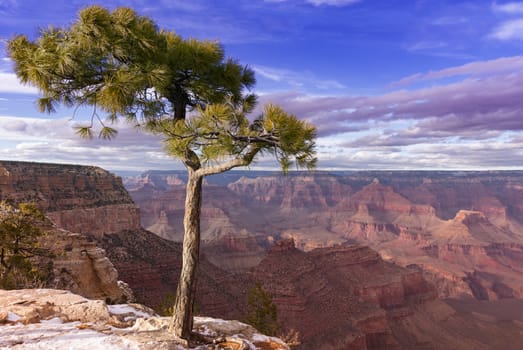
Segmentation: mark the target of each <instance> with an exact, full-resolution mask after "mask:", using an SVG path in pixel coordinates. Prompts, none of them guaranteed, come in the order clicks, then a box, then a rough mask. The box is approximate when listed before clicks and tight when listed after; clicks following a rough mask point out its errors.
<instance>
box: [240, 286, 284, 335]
mask: <svg viewBox="0 0 523 350" xmlns="http://www.w3.org/2000/svg"><path fill="white" fill-rule="evenodd" d="M245 322H246V323H248V324H250V325H251V326H253V327H254V328H256V329H257V330H258V331H259V332H261V333H263V334H266V335H272V336H274V335H276V334H277V333H278V332H279V331H280V325H279V323H278V313H277V309H276V305H275V304H274V303H273V302H272V297H271V295H270V294H269V293H268V292H267V291H266V290H265V289H263V287H262V285H261V283H260V282H256V284H255V286H254V287H253V288H252V289H251V290H250V291H249V294H248V295H247V318H246V319H245Z"/></svg>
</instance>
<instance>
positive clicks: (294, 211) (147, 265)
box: [0, 162, 523, 350]
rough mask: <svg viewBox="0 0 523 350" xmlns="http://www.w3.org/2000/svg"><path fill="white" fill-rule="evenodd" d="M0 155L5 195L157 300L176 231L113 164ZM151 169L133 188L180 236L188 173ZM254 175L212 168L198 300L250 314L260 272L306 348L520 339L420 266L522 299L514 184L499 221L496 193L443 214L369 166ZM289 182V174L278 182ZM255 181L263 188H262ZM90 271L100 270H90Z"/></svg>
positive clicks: (481, 345) (167, 289)
mask: <svg viewBox="0 0 523 350" xmlns="http://www.w3.org/2000/svg"><path fill="white" fill-rule="evenodd" d="M0 169H1V170H0V171H1V174H2V175H1V177H0V190H1V192H0V195H1V196H2V197H1V198H2V199H12V200H15V201H28V200H31V199H32V201H35V202H36V203H37V204H39V205H40V206H41V207H43V208H44V209H47V210H48V211H49V212H50V213H51V214H53V213H55V214H54V215H55V223H56V225H57V227H56V229H60V226H61V225H63V226H66V227H76V230H78V231H80V232H77V233H80V234H81V236H82V240H83V242H84V243H83V244H86V245H84V246H83V248H81V247H82V245H81V244H78V245H74V244H68V243H67V242H68V239H73V236H74V234H73V236H70V237H69V238H60V236H58V235H56V244H58V241H63V242H64V245H63V248H62V247H61V246H60V247H59V248H57V249H58V250H59V251H65V252H66V251H70V252H71V257H72V258H73V259H70V260H72V261H74V260H75V259H76V262H75V263H74V264H77V265H78V266H80V265H81V264H83V261H84V260H82V259H88V260H90V261H92V266H93V270H96V271H104V269H105V268H107V266H106V265H104V264H103V263H101V260H103V259H104V258H105V256H104V255H103V253H102V250H101V249H100V248H103V249H104V250H105V252H106V257H107V258H108V259H109V260H110V261H111V262H112V264H113V265H114V267H116V269H117V271H118V275H119V277H118V278H119V279H122V280H123V281H125V282H127V283H128V284H129V286H130V287H131V288H132V290H133V292H134V294H135V296H136V297H137V299H138V300H139V301H142V302H144V303H146V304H147V305H149V306H153V307H157V306H159V305H160V304H161V303H162V301H165V300H167V299H168V297H169V294H171V295H172V294H173V293H174V291H175V290H176V285H177V280H178V276H179V272H180V267H181V246H180V243H178V242H176V241H173V240H166V239H163V238H161V237H159V236H158V235H155V234H153V233H151V232H149V231H146V230H144V229H142V228H141V227H140V224H139V220H140V218H139V217H138V214H139V210H138V208H137V206H136V205H134V204H133V201H132V200H131V197H130V196H129V195H128V194H127V192H126V191H125V189H124V188H123V186H122V183H121V180H120V179H119V178H118V177H115V176H113V175H112V174H110V173H108V172H106V171H104V170H102V169H99V168H94V167H81V166H62V165H50V164H47V165H46V164H35V163H16V162H0ZM28 174H32V175H30V176H29V175H28ZM153 175H154V174H149V176H148V179H147V181H143V182H141V181H140V178H139V177H138V178H136V177H135V178H134V180H133V190H132V191H131V194H132V196H133V197H134V198H135V200H136V202H137V204H138V205H139V206H140V209H141V211H142V212H145V213H148V214H147V215H146V216H144V220H148V222H147V225H144V226H148V227H152V228H154V227H162V228H163V229H164V234H165V235H166V236H167V237H169V238H175V237H176V236H178V237H179V236H180V231H178V232H174V236H175V237H172V236H170V235H171V232H170V230H171V229H173V228H174V229H175V230H177V229H178V230H179V227H180V223H179V218H180V213H181V212H182V211H183V201H181V202H180V203H178V202H177V201H178V200H179V199H183V181H184V180H183V176H172V175H168V174H161V176H159V177H157V176H153ZM175 175H176V174H175ZM165 176H168V178H166V177H165ZM64 179H66V180H64ZM162 179H163V180H162ZM262 180H263V178H259V179H257V181H262ZM403 181H406V180H405V179H404V180H403ZM416 181H417V182H419V184H423V180H417V179H416ZM252 182H253V177H247V176H243V174H236V173H233V174H230V176H228V177H226V178H225V180H223V179H220V178H213V177H211V178H209V179H208V181H207V183H206V184H205V186H204V196H205V199H204V208H203V212H202V214H203V215H202V219H203V220H202V228H203V230H204V244H203V252H202V256H201V264H200V269H199V272H198V287H197V300H196V307H197V309H198V313H201V314H204V315H209V316H214V317H219V318H232V319H240V320H241V319H244V317H245V312H246V307H247V305H246V300H247V294H248V292H249V290H250V289H251V288H252V287H253V286H254V285H255V283H256V282H261V283H262V285H263V287H264V289H266V290H267V291H269V292H270V294H271V295H272V297H273V301H274V303H275V304H276V305H277V308H278V315H279V317H280V321H281V324H282V328H283V331H288V330H290V329H295V330H298V331H299V333H300V338H301V341H302V345H301V346H300V349H305V350H307V349H325V350H328V349H332V350H335V349H383V348H388V349H437V348H460V349H488V348H491V347H489V344H493V343H494V341H497V343H496V344H497V345H499V346H502V348H507V349H511V348H514V347H513V346H512V347H511V345H514V344H517V343H518V340H519V339H520V338H521V334H523V332H522V331H523V329H521V324H523V323H521V320H519V319H518V318H517V317H519V316H514V317H512V318H509V317H508V316H507V314H503V315H498V316H499V317H498V316H495V315H492V314H491V313H490V312H491V311H489V310H487V311H488V312H487V311H484V313H483V311H481V312H479V311H478V310H480V309H478V308H476V305H474V306H470V309H466V308H463V307H462V306H460V307H458V306H456V305H454V304H449V303H447V302H444V301H442V300H440V299H439V298H438V295H442V290H439V289H436V288H435V287H434V285H433V284H432V283H430V282H428V281H427V280H426V278H425V277H431V279H432V280H433V281H435V282H437V284H436V286H437V287H438V288H445V290H447V291H448V293H456V295H458V294H459V295H463V294H464V295H467V294H469V295H471V296H475V297H476V298H479V299H481V298H487V299H489V300H491V299H499V300H497V301H499V302H501V301H504V300H509V301H517V300H518V299H516V298H517V297H519V294H517V293H520V289H518V288H520V287H518V283H519V281H521V279H520V278H521V277H520V276H521V273H520V272H519V270H517V269H518V268H519V266H521V263H520V259H521V257H522V256H521V252H520V246H519V237H520V233H519V232H518V231H517V230H516V228H517V227H519V226H518V225H520V224H519V221H518V220H519V219H518V217H517V215H516V214H517V213H518V208H519V205H518V204H517V203H516V199H517V197H515V196H514V195H510V196H512V197H510V198H511V200H513V201H514V202H513V203H512V204H508V203H507V204H503V205H504V206H506V208H507V209H506V210H505V211H504V213H506V215H505V219H504V220H505V221H504V222H505V224H502V222H501V218H503V215H501V214H500V213H503V211H501V210H498V209H496V208H497V207H495V206H492V205H490V204H489V205H490V206H489V208H490V209H489V210H486V209H485V207H483V208H480V207H479V206H470V207H468V208H460V210H461V209H463V211H460V210H458V211H456V213H454V214H453V216H451V217H450V218H446V217H443V216H442V214H439V213H438V210H439V209H437V206H436V205H435V204H434V203H436V202H431V203H433V204H434V205H433V204H430V203H428V202H423V201H421V200H414V199H413V198H412V197H411V196H410V195H409V194H408V193H406V192H400V191H399V190H398V189H397V188H395V187H393V186H392V185H391V183H387V181H386V179H381V178H377V177H376V176H373V175H372V176H366V177H365V178H364V179H362V178H356V179H354V178H351V177H346V178H345V177H343V176H341V175H337V176H336V177H332V176H331V175H328V176H325V175H323V174H319V175H314V176H311V175H307V176H301V175H296V176H290V177H288V178H284V179H283V180H281V179H275V178H274V176H273V175H271V178H270V179H268V183H267V184H264V185H253V183H252ZM286 182H291V183H293V184H292V186H288V188H290V190H289V189H287V190H285V191H287V192H285V193H286V195H285V196H281V195H279V193H280V192H281V191H283V190H284V188H283V187H286V186H287V185H286ZM402 183H403V182H402ZM28 184H31V185H28ZM419 184H418V185H419ZM77 185H78V187H79V188H78V189H77V188H76V186H77ZM411 185H414V183H411ZM40 186H41V187H40ZM271 186H276V187H277V188H278V189H277V190H275V191H273V190H271ZM511 186H515V185H514V182H513V183H512V185H511ZM405 187H409V186H407V185H405ZM516 188H517V187H516ZM255 190H256V191H260V192H263V193H259V195H258V196H257V197H256V196H254V198H253V195H254V194H255ZM427 191H428V190H426V192H427ZM463 191H464V190H463ZM428 192H430V191H428ZM428 192H427V193H428ZM509 192H510V191H506V193H507V194H508V193H509ZM267 193H269V194H271V196H273V199H272V200H271V199H270V198H268V195H267ZM105 194H107V196H108V197H107V198H105V197H104V196H105ZM287 195H288V196H290V198H287V197H286V196H287ZM76 196H78V198H76ZM409 196H410V197H409ZM433 196H435V197H436V198H440V199H441V198H443V197H438V195H437V193H436V194H433ZM321 197H325V198H323V199H321V200H320V198H321ZM326 197H329V198H326ZM487 197H488V196H482V197H481V198H482V200H481V202H482V203H483V201H484V199H485V198H487ZM496 198H497V199H498V201H499V203H505V202H504V201H505V199H503V198H502V197H496ZM269 202H270V203H271V205H267V203H269ZM316 202H317V203H318V205H315V204H314V203H316ZM74 203H76V204H74ZM147 203H150V204H151V206H150V207H147V206H146V205H145V204H147ZM488 203H496V202H495V201H493V200H490V201H488ZM480 209H483V210H480ZM67 211H73V212H75V213H77V214H78V217H79V218H80V219H79V220H78V221H79V222H76V221H75V217H76V216H75V215H71V216H70V217H69V219H63V220H62V221H60V220H59V219H56V218H60V217H62V215H66V214H64V212H67ZM115 213H116V214H115ZM448 214H449V213H448ZM99 215H100V216H103V215H105V216H106V217H107V218H110V217H111V215H117V216H122V217H121V218H116V217H115V218H114V220H115V221H117V223H114V226H111V225H113V223H112V222H111V221H112V220H110V219H107V220H105V221H104V220H103V219H102V220H101V223H100V220H99V219H98V217H99ZM449 215H450V214H449ZM155 217H157V218H158V221H159V222H158V221H155ZM117 219H118V220H119V221H118V220H117ZM156 224H158V225H157V226H155V225H156ZM69 225H71V226H69ZM74 225H77V226H74ZM498 236H499V237H502V239H499V240H498ZM285 237H289V238H290V239H284V240H283V241H282V240H281V239H282V238H285ZM358 242H359V243H364V244H367V245H369V246H371V248H369V247H368V246H365V245H362V244H358ZM75 244H77V243H75ZM76 247H78V248H76ZM297 247H300V248H303V249H297ZM372 248H375V249H372ZM481 254H483V255H481ZM100 259H101V260H100ZM104 266H105V267H104ZM68 268H69V269H70V267H68ZM79 270H80V271H81V270H82V269H81V268H79ZM500 271H501V272H500ZM509 272H510V273H509ZM104 274H105V275H109V276H114V271H112V270H110V271H109V270H107V271H106V272H105V273H104ZM463 277H465V279H463ZM454 279H455V280H456V281H461V284H457V283H455V284H453V281H454ZM88 280H90V281H93V282H90V283H92V284H95V282H94V281H95V279H94V277H93V279H91V278H89V279H88ZM86 281H87V280H86ZM78 285H79V286H80V284H79V283H78ZM453 288H454V289H453ZM460 288H462V289H460ZM102 289H103V288H102ZM100 290H101V289H100ZM456 290H457V291H456ZM93 293H94V292H93ZM453 295H454V294H453ZM485 296H486V297H485ZM482 305H484V304H482ZM515 305H517V304H514V305H512V306H515ZM480 306H481V305H480ZM480 306H478V307H480ZM501 321H503V323H502V326H503V327H501V326H500V324H501ZM495 335H501V337H500V339H498V340H494V339H495V338H496V337H495ZM507 339H510V340H512V341H507Z"/></svg>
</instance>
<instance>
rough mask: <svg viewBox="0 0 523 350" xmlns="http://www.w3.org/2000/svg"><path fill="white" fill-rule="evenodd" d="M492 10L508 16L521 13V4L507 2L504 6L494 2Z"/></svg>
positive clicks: (522, 8) (522, 6)
mask: <svg viewBox="0 0 523 350" xmlns="http://www.w3.org/2000/svg"><path fill="white" fill-rule="evenodd" d="M492 8H493V9H494V11H496V12H504V13H508V14H519V13H523V2H508V3H506V4H498V3H496V2H494V3H493V4H492Z"/></svg>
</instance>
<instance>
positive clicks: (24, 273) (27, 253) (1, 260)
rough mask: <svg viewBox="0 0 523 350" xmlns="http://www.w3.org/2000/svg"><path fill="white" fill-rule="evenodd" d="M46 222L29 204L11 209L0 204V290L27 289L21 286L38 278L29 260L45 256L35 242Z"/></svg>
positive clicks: (45, 251) (40, 212)
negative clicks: (0, 288)
mask: <svg viewBox="0 0 523 350" xmlns="http://www.w3.org/2000/svg"><path fill="white" fill-rule="evenodd" d="M47 223H48V220H47V218H46V217H45V215H44V214H43V213H42V211H41V210H39V209H38V208H36V206H35V205H33V204H30V203H21V204H19V205H18V206H16V207H15V206H12V205H10V204H8V203H7V202H5V201H3V202H1V203H0V286H1V287H2V288H4V289H17V288H24V287H29V286H28V285H26V284H25V283H26V282H28V281H32V280H37V279H39V278H40V277H41V276H40V274H39V273H38V271H37V270H35V269H34V268H33V265H32V263H31V260H30V259H31V258H33V257H35V256H47V255H48V251H47V250H46V249H43V248H41V247H40V244H39V242H38V239H39V238H40V237H41V236H43V235H44V231H43V230H42V226H43V225H45V224H47Z"/></svg>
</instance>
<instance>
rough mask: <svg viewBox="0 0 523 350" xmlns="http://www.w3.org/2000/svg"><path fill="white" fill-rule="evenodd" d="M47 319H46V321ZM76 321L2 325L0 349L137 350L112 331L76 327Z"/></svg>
mask: <svg viewBox="0 0 523 350" xmlns="http://www.w3.org/2000/svg"><path fill="white" fill-rule="evenodd" d="M49 321H50V320H49ZM80 324H81V323H80V322H69V323H56V321H53V322H45V323H34V324H30V325H21V324H15V325H10V326H3V327H2V331H1V333H0V349H15V350H24V349H27V350H69V349H71V350H72V349H74V350H139V349H140V344H139V343H136V342H132V341H130V340H128V339H125V338H122V337H119V336H117V335H113V334H109V335H107V334H103V333H100V332H97V331H94V330H92V329H79V328H78V326H79V325H80Z"/></svg>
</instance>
